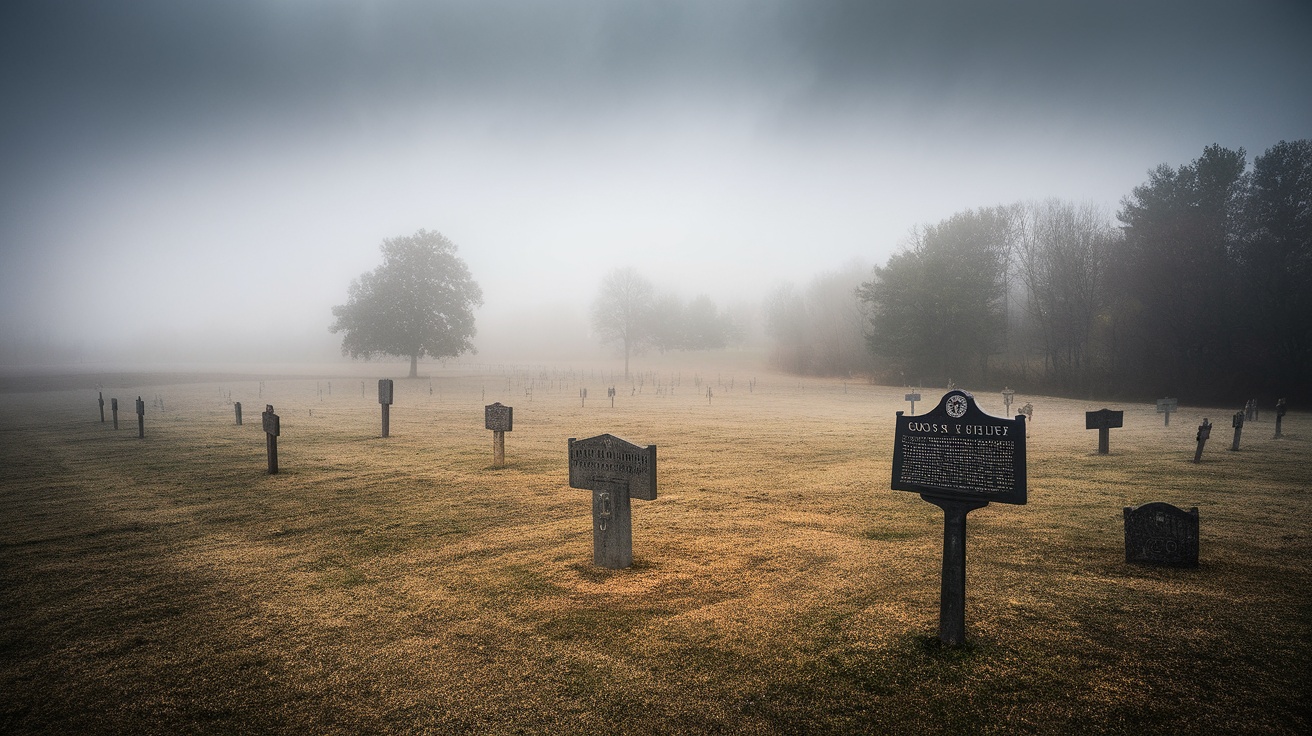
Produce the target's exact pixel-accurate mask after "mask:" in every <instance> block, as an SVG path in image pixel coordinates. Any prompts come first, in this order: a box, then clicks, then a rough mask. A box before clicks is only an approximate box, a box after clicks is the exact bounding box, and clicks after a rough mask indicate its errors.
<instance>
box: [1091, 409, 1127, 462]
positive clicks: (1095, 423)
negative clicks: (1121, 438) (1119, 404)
mask: <svg viewBox="0 0 1312 736" xmlns="http://www.w3.org/2000/svg"><path fill="white" fill-rule="evenodd" d="M1124 426H1125V412H1123V411H1112V410H1111V409H1099V410H1098V411H1086V412H1084V428H1085V429H1096V430H1098V454H1099V455H1106V454H1107V453H1108V452H1110V450H1109V449H1108V446H1109V444H1110V443H1109V441H1108V439H1109V437H1110V436H1111V430H1113V429H1119V428H1121V427H1124Z"/></svg>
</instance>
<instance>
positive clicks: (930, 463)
mask: <svg viewBox="0 0 1312 736" xmlns="http://www.w3.org/2000/svg"><path fill="white" fill-rule="evenodd" d="M892 488H893V490H895V491H912V492H914V493H919V494H920V497H921V498H922V499H924V500H925V501H927V502H929V503H932V504H934V505H935V506H938V507H939V508H941V509H943V579H942V586H941V593H940V598H939V639H940V640H941V641H942V642H943V643H944V644H947V645H950V646H956V645H959V644H962V643H963V642H964V641H965V637H966V514H968V513H970V512H971V511H973V510H975V509H978V508H983V507H985V506H988V505H989V502H991V501H997V502H999V503H1010V504H1024V503H1025V502H1026V494H1027V483H1026V471H1025V420H1024V419H1022V418H1021V417H1016V418H1015V419H1005V418H1002V417H995V416H990V415H988V414H985V413H984V412H983V411H981V410H980V408H979V407H978V406H977V405H976V404H975V397H974V396H972V395H970V394H969V393H966V392H965V391H958V390H952V391H949V392H947V393H946V394H944V395H943V398H942V399H941V400H940V401H939V403H938V406H936V407H935V408H933V409H931V410H930V411H929V412H927V413H926V414H924V415H923V416H920V417H908V416H904V415H903V414H902V412H898V413H897V419H896V427H895V430H894V435H893V481H892Z"/></svg>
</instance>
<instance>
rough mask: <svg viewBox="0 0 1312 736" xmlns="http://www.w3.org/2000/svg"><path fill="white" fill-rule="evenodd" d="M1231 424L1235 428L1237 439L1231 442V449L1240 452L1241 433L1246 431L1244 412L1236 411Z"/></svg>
mask: <svg viewBox="0 0 1312 736" xmlns="http://www.w3.org/2000/svg"><path fill="white" fill-rule="evenodd" d="M1230 426H1231V427H1234V428H1235V440H1234V442H1233V443H1231V444H1230V450H1231V451H1232V452H1238V451H1239V435H1241V434H1243V432H1244V413H1243V412H1242V411H1237V412H1235V415H1234V416H1233V417H1231V419H1230Z"/></svg>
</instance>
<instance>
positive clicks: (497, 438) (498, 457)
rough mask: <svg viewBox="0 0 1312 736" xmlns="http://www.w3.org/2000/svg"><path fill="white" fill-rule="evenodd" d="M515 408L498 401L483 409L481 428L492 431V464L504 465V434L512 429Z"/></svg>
mask: <svg viewBox="0 0 1312 736" xmlns="http://www.w3.org/2000/svg"><path fill="white" fill-rule="evenodd" d="M514 419H515V408H514V407H513V406H503V405H502V404H501V402H500V401H498V402H496V403H495V404H488V405H487V406H485V407H483V426H484V427H486V428H487V429H490V430H492V463H493V464H494V465H505V464H506V432H509V431H511V429H513V428H514Z"/></svg>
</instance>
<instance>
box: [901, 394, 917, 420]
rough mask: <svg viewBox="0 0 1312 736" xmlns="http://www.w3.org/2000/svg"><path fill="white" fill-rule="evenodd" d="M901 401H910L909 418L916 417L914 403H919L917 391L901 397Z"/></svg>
mask: <svg viewBox="0 0 1312 736" xmlns="http://www.w3.org/2000/svg"><path fill="white" fill-rule="evenodd" d="M902 400H903V401H910V402H911V416H913V417H914V416H915V415H916V402H917V401H920V392H919V391H912V392H911V393H909V394H907V395H906V396H903V397H902Z"/></svg>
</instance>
